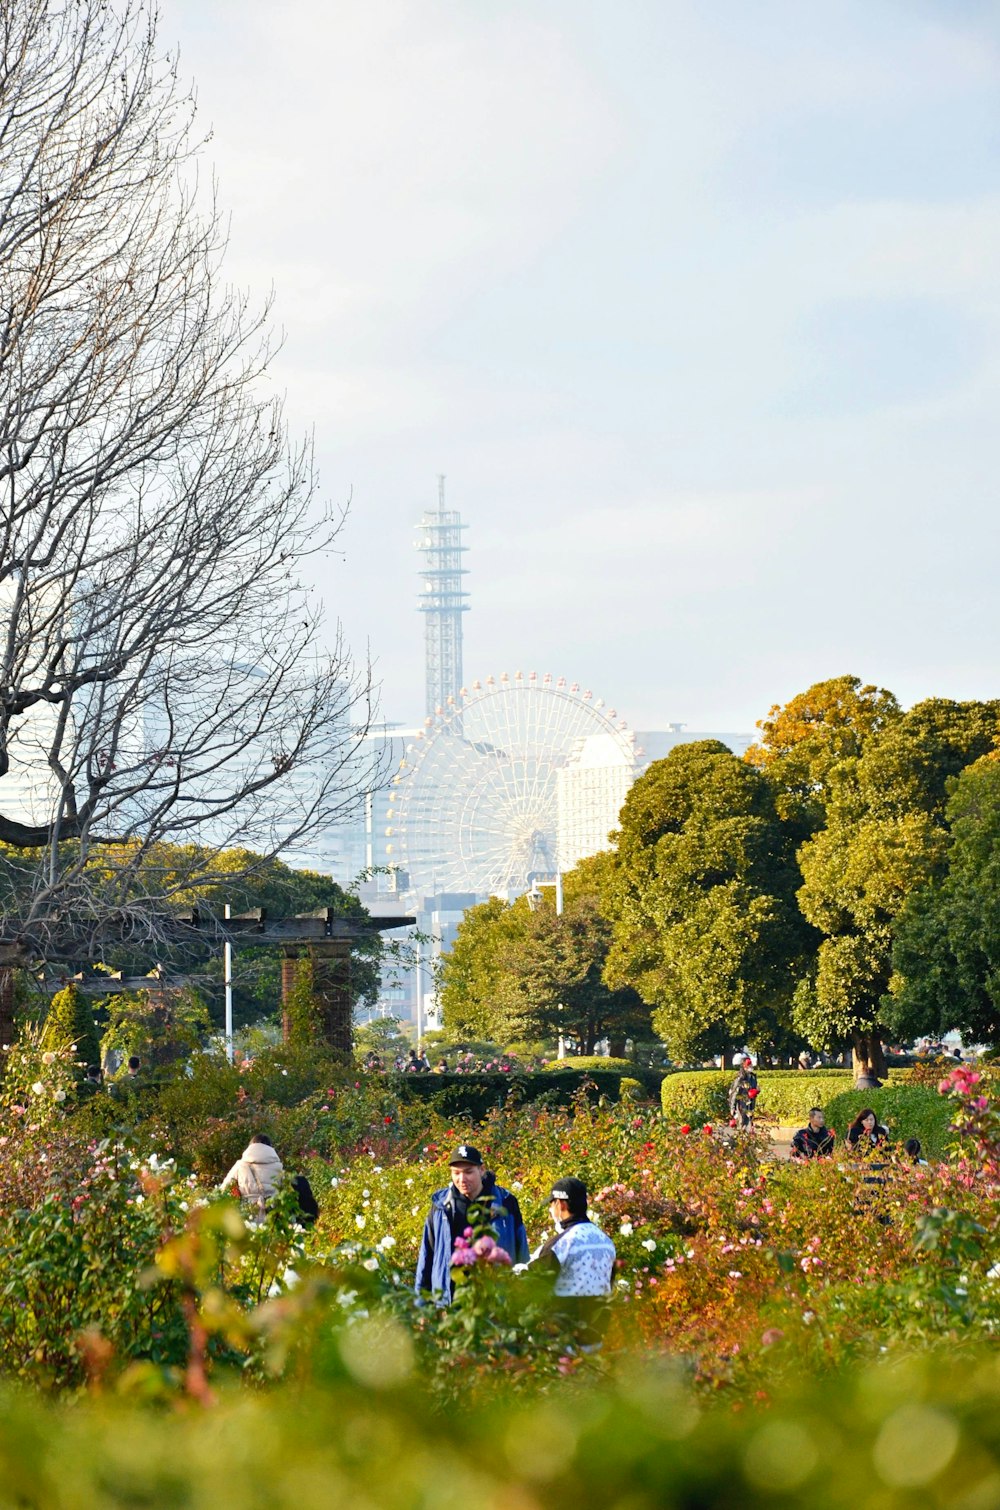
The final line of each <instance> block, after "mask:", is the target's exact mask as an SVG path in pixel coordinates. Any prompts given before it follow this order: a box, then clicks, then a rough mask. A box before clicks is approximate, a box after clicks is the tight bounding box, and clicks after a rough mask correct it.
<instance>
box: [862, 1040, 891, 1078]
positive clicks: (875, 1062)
mask: <svg viewBox="0 0 1000 1510" xmlns="http://www.w3.org/2000/svg"><path fill="white" fill-rule="evenodd" d="M887 1075H888V1066H887V1064H886V1062H885V1050H884V1049H883V1048H882V1040H881V1038H880V1037H879V1035H878V1033H876V1032H870V1033H855V1034H854V1079H855V1082H857V1081H859V1080H862V1079H872V1080H885V1079H886V1078H887Z"/></svg>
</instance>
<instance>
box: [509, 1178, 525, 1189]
mask: <svg viewBox="0 0 1000 1510" xmlns="http://www.w3.org/2000/svg"><path fill="white" fill-rule="evenodd" d="M510 1188H511V1190H523V1189H524V1186H523V1185H522V1184H521V1181H520V1180H511V1182H510Z"/></svg>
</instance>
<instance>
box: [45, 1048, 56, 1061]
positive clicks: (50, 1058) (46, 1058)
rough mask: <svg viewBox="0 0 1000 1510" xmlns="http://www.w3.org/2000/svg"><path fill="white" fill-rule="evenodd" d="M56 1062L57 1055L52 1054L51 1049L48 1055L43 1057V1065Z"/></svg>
mask: <svg viewBox="0 0 1000 1510" xmlns="http://www.w3.org/2000/svg"><path fill="white" fill-rule="evenodd" d="M55 1061H56V1056H55V1054H53V1053H52V1050H51V1049H50V1050H49V1051H48V1053H46V1054H43V1055H42V1063H43V1064H55Z"/></svg>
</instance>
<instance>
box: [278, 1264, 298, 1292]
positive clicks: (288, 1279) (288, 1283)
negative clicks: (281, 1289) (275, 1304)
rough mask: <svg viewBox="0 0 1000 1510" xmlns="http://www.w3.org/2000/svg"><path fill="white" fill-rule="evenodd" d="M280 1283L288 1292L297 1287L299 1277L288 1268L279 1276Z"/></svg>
mask: <svg viewBox="0 0 1000 1510" xmlns="http://www.w3.org/2000/svg"><path fill="white" fill-rule="evenodd" d="M281 1282H282V1284H283V1285H284V1286H285V1289H286V1290H290V1289H291V1288H292V1286H293V1285H297V1284H298V1282H299V1276H298V1275H297V1274H296V1272H295V1270H294V1269H292V1268H288V1269H286V1270H285V1272H284V1274H283V1275H282V1276H281Z"/></svg>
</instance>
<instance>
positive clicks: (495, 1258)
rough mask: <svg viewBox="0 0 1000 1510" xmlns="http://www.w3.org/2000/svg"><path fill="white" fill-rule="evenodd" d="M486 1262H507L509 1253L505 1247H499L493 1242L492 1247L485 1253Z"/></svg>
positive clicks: (508, 1261)
mask: <svg viewBox="0 0 1000 1510" xmlns="http://www.w3.org/2000/svg"><path fill="white" fill-rule="evenodd" d="M486 1262H487V1263H488V1264H509V1263H510V1254H509V1253H508V1252H507V1250H506V1248H501V1247H499V1246H498V1245H497V1244H496V1243H494V1244H493V1247H492V1248H491V1249H490V1251H489V1253H487V1255H486Z"/></svg>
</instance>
